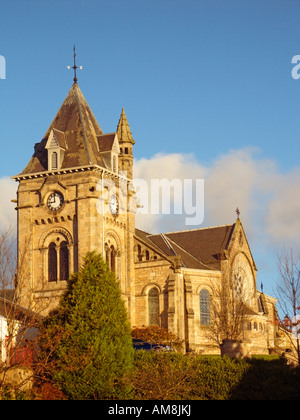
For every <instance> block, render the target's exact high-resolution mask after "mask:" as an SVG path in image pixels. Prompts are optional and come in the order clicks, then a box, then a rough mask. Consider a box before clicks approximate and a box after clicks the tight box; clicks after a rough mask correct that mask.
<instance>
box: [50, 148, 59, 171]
mask: <svg viewBox="0 0 300 420" xmlns="http://www.w3.org/2000/svg"><path fill="white" fill-rule="evenodd" d="M51 169H58V157H57V153H56V152H52V154H51Z"/></svg>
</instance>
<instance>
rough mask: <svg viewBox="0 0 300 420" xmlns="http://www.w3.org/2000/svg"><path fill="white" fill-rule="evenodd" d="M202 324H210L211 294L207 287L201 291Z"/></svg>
mask: <svg viewBox="0 0 300 420" xmlns="http://www.w3.org/2000/svg"><path fill="white" fill-rule="evenodd" d="M200 324H201V325H209V324H210V296H209V292H208V291H207V290H206V289H202V290H201V291H200Z"/></svg>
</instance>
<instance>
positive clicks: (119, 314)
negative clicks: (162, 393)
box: [39, 252, 133, 399]
mask: <svg viewBox="0 0 300 420" xmlns="http://www.w3.org/2000/svg"><path fill="white" fill-rule="evenodd" d="M39 345H40V348H41V360H42V361H43V362H44V367H46V372H47V373H48V374H49V375H50V377H51V378H52V380H53V381H54V383H55V384H57V385H58V387H59V388H60V389H61V390H62V391H63V392H64V393H65V394H66V395H67V396H69V398H71V399H105V398H112V397H113V396H114V395H115V393H116V389H117V388H116V384H117V382H118V379H120V378H121V377H122V376H123V374H124V373H125V372H126V371H127V370H128V369H129V368H130V367H131V365H132V362H133V347H132V340H131V329H130V325H129V321H128V318H127V312H126V308H125V304H124V302H123V300H122V298H121V292H120V287H119V283H118V281H117V279H116V277H115V275H114V273H113V272H111V271H110V270H109V269H108V267H107V265H106V263H105V262H104V261H103V259H102V257H101V256H100V255H98V254H97V253H95V252H92V253H88V254H87V255H86V256H85V258H84V264H83V266H82V267H81V269H80V271H79V272H78V273H77V274H74V275H73V276H72V277H71V280H70V283H69V287H68V290H67V292H66V293H65V294H64V295H63V297H62V299H61V301H60V304H59V307H58V308H57V310H55V311H52V312H51V313H50V314H49V315H48V316H47V318H46V319H45V320H44V321H43V323H42V326H41V330H40V337H39Z"/></svg>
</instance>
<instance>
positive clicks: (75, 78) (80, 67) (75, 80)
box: [67, 45, 83, 83]
mask: <svg viewBox="0 0 300 420" xmlns="http://www.w3.org/2000/svg"><path fill="white" fill-rule="evenodd" d="M73 51H74V54H73V57H74V66H73V67H72V69H73V70H74V79H73V80H74V83H77V80H78V79H77V75H76V70H77V69H78V67H77V66H76V48H75V45H74V47H73ZM67 68H68V69H69V70H70V68H71V66H67ZM82 68H83V67H82V66H79V69H80V70H82Z"/></svg>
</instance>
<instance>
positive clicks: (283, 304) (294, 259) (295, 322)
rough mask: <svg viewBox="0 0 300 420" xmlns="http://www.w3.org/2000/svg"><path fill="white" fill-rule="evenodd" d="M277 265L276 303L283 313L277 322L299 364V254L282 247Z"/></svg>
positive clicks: (293, 356)
mask: <svg viewBox="0 0 300 420" xmlns="http://www.w3.org/2000/svg"><path fill="white" fill-rule="evenodd" d="M277 267H278V272H279V280H278V281H277V284H276V286H277V296H278V305H279V308H280V312H281V313H282V314H284V316H283V319H280V320H279V321H278V322H279V326H280V327H281V332H282V333H283V334H284V335H285V337H286V339H287V340H288V343H289V345H290V349H291V350H292V355H291V357H292V358H294V361H296V362H297V363H298V364H300V255H298V256H295V253H294V251H293V250H292V249H291V250H290V251H287V250H285V249H284V250H283V251H282V252H281V254H278V255H277Z"/></svg>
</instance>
